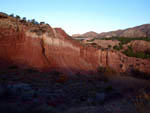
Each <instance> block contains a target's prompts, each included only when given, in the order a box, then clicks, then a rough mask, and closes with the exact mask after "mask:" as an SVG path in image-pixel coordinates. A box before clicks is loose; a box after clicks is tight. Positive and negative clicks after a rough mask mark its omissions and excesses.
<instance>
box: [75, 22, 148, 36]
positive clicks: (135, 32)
mask: <svg viewBox="0 0 150 113" xmlns="http://www.w3.org/2000/svg"><path fill="white" fill-rule="evenodd" d="M85 34H90V35H91V36H90V35H85ZM85 34H83V35H78V36H77V37H84V38H89V37H93V38H110V37H126V38H141V37H145V38H148V37H150V24H143V25H140V26H136V27H133V28H128V29H124V30H117V31H110V32H103V33H100V34H96V33H94V35H92V33H91V32H87V33H85ZM74 38H75V37H74Z"/></svg>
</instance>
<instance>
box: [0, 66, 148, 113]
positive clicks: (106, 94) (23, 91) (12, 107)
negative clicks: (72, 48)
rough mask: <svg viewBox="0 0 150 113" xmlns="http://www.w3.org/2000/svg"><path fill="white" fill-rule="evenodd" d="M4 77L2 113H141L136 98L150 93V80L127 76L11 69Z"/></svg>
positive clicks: (0, 88)
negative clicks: (66, 73) (143, 93)
mask: <svg viewBox="0 0 150 113" xmlns="http://www.w3.org/2000/svg"><path fill="white" fill-rule="evenodd" d="M0 76H1V77H0V99H1V101H0V109H1V112H2V113H138V111H137V107H136V106H135V100H136V96H138V95H139V94H141V92H143V91H144V92H146V93H147V94H148V93H149V91H150V87H149V85H148V84H149V80H142V79H137V78H132V77H129V76H125V75H124V74H122V76H120V75H118V74H115V75H113V76H110V75H109V76H108V75H104V73H101V74H99V75H81V74H77V75H76V76H72V77H70V76H68V75H64V74H62V73H60V72H57V71H53V72H45V73H44V72H39V71H36V70H33V69H26V70H23V69H18V68H17V67H13V68H12V67H10V68H9V69H7V70H3V71H2V70H1V72H0ZM148 102H150V100H149V101H148ZM148 105H150V104H148ZM144 107H145V106H144ZM142 108H143V107H142V105H141V108H140V109H142ZM140 113H142V112H140ZM143 113H149V109H148V112H145V111H144V112H143Z"/></svg>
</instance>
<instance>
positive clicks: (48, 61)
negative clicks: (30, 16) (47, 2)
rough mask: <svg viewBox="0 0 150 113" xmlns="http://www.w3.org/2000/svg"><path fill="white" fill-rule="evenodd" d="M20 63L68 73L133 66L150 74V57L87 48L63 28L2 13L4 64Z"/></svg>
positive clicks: (0, 49) (0, 32)
mask: <svg viewBox="0 0 150 113" xmlns="http://www.w3.org/2000/svg"><path fill="white" fill-rule="evenodd" d="M14 64H15V65H19V66H20V67H24V68H25V67H33V68H37V69H39V70H47V71H50V70H52V69H57V70H59V71H64V72H68V73H72V74H74V73H76V72H79V71H80V72H81V71H82V72H88V71H94V72H96V71H97V68H99V67H100V66H103V67H110V68H112V69H114V70H115V71H117V72H124V71H126V70H127V69H128V68H129V67H132V68H134V69H137V70H140V71H143V72H149V73H150V60H149V59H148V60H143V59H137V58H129V57H126V56H125V55H123V54H121V53H119V52H116V51H108V50H105V51H102V50H100V49H98V48H94V47H91V46H89V47H87V46H84V45H82V44H80V43H79V42H77V41H75V40H73V39H71V38H70V37H69V36H68V35H67V34H66V33H65V32H64V31H63V30H62V29H60V28H56V29H53V28H51V27H50V26H49V25H45V24H44V25H43V24H42V25H35V24H32V23H29V22H22V21H20V20H18V19H16V18H12V17H5V18H4V17H3V16H0V66H1V67H5V66H9V65H14Z"/></svg>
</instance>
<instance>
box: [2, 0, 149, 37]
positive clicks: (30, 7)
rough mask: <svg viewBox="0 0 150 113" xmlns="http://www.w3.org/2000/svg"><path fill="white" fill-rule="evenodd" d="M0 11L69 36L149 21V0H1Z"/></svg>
mask: <svg viewBox="0 0 150 113" xmlns="http://www.w3.org/2000/svg"><path fill="white" fill-rule="evenodd" d="M0 12H5V13H7V14H12V13H13V14H14V15H19V16H20V17H26V18H27V19H35V20H37V21H38V22H41V21H44V22H46V23H48V24H49V25H50V26H52V27H61V28H62V29H64V30H65V31H66V32H67V33H68V34H69V35H72V34H82V33H85V32H88V31H95V32H97V33H101V32H107V31H113V30H118V29H125V28H129V27H134V26H137V25H142V24H149V23H150V0H1V2H0Z"/></svg>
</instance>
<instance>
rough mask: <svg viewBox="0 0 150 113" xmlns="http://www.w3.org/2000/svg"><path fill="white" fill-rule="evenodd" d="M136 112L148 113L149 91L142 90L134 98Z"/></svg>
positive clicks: (149, 108) (149, 104)
mask: <svg viewBox="0 0 150 113" xmlns="http://www.w3.org/2000/svg"><path fill="white" fill-rule="evenodd" d="M134 106H135V109H136V111H137V113H150V93H146V92H145V91H142V92H141V93H140V94H139V95H138V96H137V97H136V99H135V100H134Z"/></svg>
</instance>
